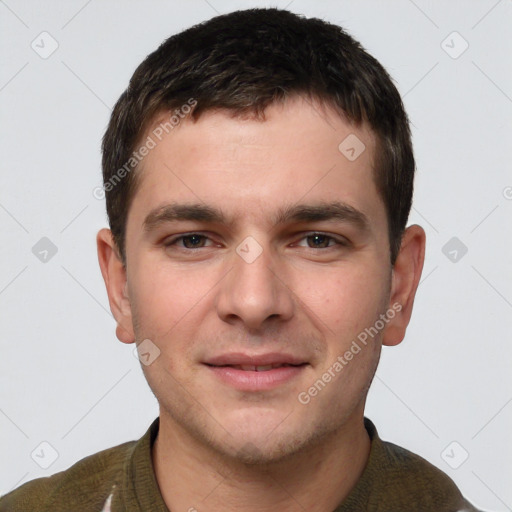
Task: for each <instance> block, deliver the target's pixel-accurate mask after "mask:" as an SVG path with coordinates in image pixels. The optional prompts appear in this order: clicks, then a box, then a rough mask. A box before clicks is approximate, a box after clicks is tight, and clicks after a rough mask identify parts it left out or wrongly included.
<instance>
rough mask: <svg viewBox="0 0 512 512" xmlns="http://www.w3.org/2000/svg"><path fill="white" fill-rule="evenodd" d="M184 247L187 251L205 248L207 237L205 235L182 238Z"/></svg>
mask: <svg viewBox="0 0 512 512" xmlns="http://www.w3.org/2000/svg"><path fill="white" fill-rule="evenodd" d="M181 240H182V242H183V246H184V247H186V248H187V249H196V248H198V247H204V244H205V242H206V237H205V236H204V235H196V234H193V235H185V236H182V237H181Z"/></svg>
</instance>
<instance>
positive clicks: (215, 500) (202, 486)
mask: <svg viewBox="0 0 512 512" xmlns="http://www.w3.org/2000/svg"><path fill="white" fill-rule="evenodd" d="M369 452H370V439H369V437H368V433H367V432H366V429H365V428H364V423H363V415H362V411H361V413H360V414H359V415H358V416H357V417H356V418H353V419H351V420H350V421H349V422H347V423H346V424H345V425H344V426H343V427H342V428H341V429H339V430H338V431H336V432H335V433H332V434H329V435H328V436H325V438H324V439H322V440H321V441H319V443H317V444H316V445H315V446H314V447H311V448H310V449H307V450H304V451H301V452H300V453H297V454H295V455H293V456H290V457H288V458H287V459H286V460H282V461H279V462H275V463H272V464H267V465H265V467H262V466H260V465H247V464H244V463H241V462H240V461H237V460H233V459H228V458H226V457H223V456H222V455H221V454H219V452H218V451H215V450H213V449H212V448H211V447H209V446H205V445H203V444H202V443H199V442H198V441H197V440H196V439H194V438H192V437H191V436H190V435H189V434H188V433H187V432H185V431H184V430H183V429H182V428H181V427H180V426H179V425H177V424H176V423H175V422H174V421H173V420H172V419H170V418H169V417H167V416H165V415H162V414H160V428H159V432H158V436H157V439H156V440H155V443H154V445H153V453H152V457H153V466H154V468H155V475H156V479H157V482H158V485H159V487H160V491H161V493H162V497H163V499H164V502H165V504H166V506H167V508H168V509H169V510H172V511H175V510H177V511H180V510H181V511H190V512H194V511H197V512H214V511H216V512H218V511H219V510H222V512H234V511H237V512H239V511H240V510H244V512H270V511H274V510H279V511H280V512H296V511H303V510H308V511H314V512H332V511H333V510H335V508H336V507H338V506H339V505H340V503H341V502H342V501H343V500H344V499H345V498H346V496H347V495H348V494H349V492H350V491H351V489H352V488H353V487H354V486H355V484H356V482H357V481H358V479H359V477H360V476H361V474H362V472H363V470H364V467H365V465H366V462H367V460H368V455H369Z"/></svg>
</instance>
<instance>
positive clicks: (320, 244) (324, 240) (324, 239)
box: [297, 233, 347, 249]
mask: <svg viewBox="0 0 512 512" xmlns="http://www.w3.org/2000/svg"><path fill="white" fill-rule="evenodd" d="M303 241H306V244H307V247H308V248H311V249H327V248H329V247H332V246H334V245H341V246H343V245H347V242H346V241H344V240H342V239H338V238H335V237H333V236H331V235H326V234H325V233H310V234H308V235H306V236H304V237H303V238H302V239H301V242H299V243H298V244H297V245H298V246H300V247H305V245H304V243H303Z"/></svg>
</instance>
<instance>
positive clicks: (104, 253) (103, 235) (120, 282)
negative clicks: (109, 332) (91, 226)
mask: <svg viewBox="0 0 512 512" xmlns="http://www.w3.org/2000/svg"><path fill="white" fill-rule="evenodd" d="M96 244H97V246H98V261H99V264H100V268H101V275H102V276H103V280H104V281H105V286H106V288H107V294H108V301H109V303H110V311H112V314H113V315H114V318H115V320H116V322H117V327H116V335H117V338H118V339H119V341H122V342H123V343H133V342H134V341H135V334H134V331H133V323H132V310H131V305H130V298H129V296H128V286H127V285H128V282H127V279H126V267H125V265H124V264H123V262H122V260H121V257H120V256H119V252H118V249H117V245H116V243H115V242H114V238H113V236H112V232H111V231H110V229H107V228H104V229H101V230H100V231H99V232H98V234H97V236H96Z"/></svg>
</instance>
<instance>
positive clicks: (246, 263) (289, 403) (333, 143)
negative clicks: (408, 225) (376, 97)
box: [116, 98, 398, 461]
mask: <svg viewBox="0 0 512 512" xmlns="http://www.w3.org/2000/svg"><path fill="white" fill-rule="evenodd" d="M265 116H266V119H265V121H261V120H255V119H238V118H232V117H231V115H230V114H226V113H223V112H209V113H205V114H203V115H202V116H201V117H200V118H199V120H198V121H197V122H191V121H190V120H184V121H183V122H182V123H181V124H180V126H179V127H178V128H176V129H175V130H173V131H171V132H170V133H169V135H168V136H167V137H166V138H163V139H162V141H160V142H158V144H157V145H156V147H155V148H154V149H152V150H151V151H150V153H149V154H148V156H147V157H146V158H145V160H144V161H143V166H142V168H141V169H140V172H141V175H140V180H139V186H138V189H137V192H136V194H135V196H134V199H133V203H132V205H131V206H130V211H129V215H128V221H127V229H126V255H127V267H126V279H127V288H126V292H127V297H128V298H129V299H127V300H128V301H129V307H128V308H127V312H125V313H124V316H123V315H121V314H120V313H118V314H117V315H116V317H117V320H118V322H119V324H120V325H122V328H123V332H124V333H125V335H124V337H123V341H133V340H137V343H139V342H142V340H150V341H149V342H148V341H146V342H145V343H146V344H148V343H149V345H147V347H150V350H149V352H150V353H151V354H153V355H156V354H158V357H156V358H155V359H154V361H153V362H151V364H149V365H142V367H143V370H144V373H145V376H146V378H147V380H148V383H149V385H150V387H151V389H152V390H153V392H154V394H155V396H156V397H157V399H158V401H159V404H160V409H161V421H164V419H165V421H167V422H168V424H173V425H175V426H176V428H178V429H181V430H182V431H183V432H186V433H187V435H190V436H191V438H193V439H195V440H196V441H198V442H200V443H203V444H204V445H208V446H209V447H210V448H212V449H214V450H216V451H218V452H219V453H222V454H224V455H227V456H234V457H239V458H242V457H253V459H257V460H259V461H276V460H280V459H282V458H284V457H286V456H289V455H290V454H293V453H297V452H299V451H301V450H305V449H306V448H308V447H310V446H313V445H315V443H318V442H320V441H321V440H322V439H325V438H326V436H328V435H329V434H333V433H336V432H338V431H339V430H340V429H343V428H346V427H347V426H349V425H350V424H351V422H354V421H360V418H361V416H362V411H363V406H364V400H365V396H366V392H367V389H368V386H369V384H370V382H371V379H372V377H373V374H374V372H375V369H376V366H377V362H378V358H379V354H380V347H381V338H382V336H383V335H384V334H385V332H386V330H388V329H390V328H391V327H390V326H392V325H393V322H394V321H396V320H393V316H395V315H393V316H392V315H391V314H390V312H389V311H390V308H391V309H392V306H393V304H392V294H391V289H392V269H391V266H390V259H389V242H388V226H387V220H386V214H385V207H384V204H383V202H382V200H381V198H380V196H379V194H378V192H377V189H376V186H375V183H374V180H373V175H372V166H373V155H374V148H375V139H374V136H373V135H372V133H371V131H370V130H368V129H366V128H365V127H364V126H363V127H359V128H357V127H354V126H351V125H349V124H348V123H346V122H345V121H344V120H342V119H341V118H340V117H339V116H338V115H336V114H335V113H334V112H332V111H330V110H328V109H326V108H322V107H321V106H319V105H316V106H313V105H311V104H310V103H308V102H306V101H304V100H303V99H301V98H296V99H294V100H288V101H287V102H286V103H284V104H282V105H273V106H271V107H269V108H268V109H267V110H266V112H265ZM351 134H352V137H353V136H354V135H355V136H356V137H357V138H358V139H359V140H360V141H362V142H363V143H364V145H365V149H364V151H363V152H362V153H361V154H360V155H359V156H358V158H356V159H355V160H354V159H353V158H351V159H349V158H347V157H346V156H345V155H346V154H347V153H346V152H345V154H343V153H342V152H341V151H340V150H339V149H338V146H339V145H340V143H341V142H342V141H343V140H344V139H345V138H346V137H347V136H349V135H351ZM349 140H350V139H349ZM348 151H349V153H348V154H349V156H353V155H352V152H350V149H349V150H348ZM395 306H396V305H395ZM395 310H396V307H395ZM397 315H398V313H397ZM384 317H386V321H384ZM379 319H381V320H380V322H379ZM372 328H373V330H372ZM365 329H366V331H365ZM375 331H378V332H377V333H376V334H375ZM118 332H119V331H118ZM365 332H366V342H365V343H363V342H362V339H363V338H365V336H364V334H362V333H365ZM368 332H371V333H372V334H373V336H369V335H368ZM131 336H132V337H133V339H129V338H130V337H131ZM354 342H355V343H356V345H354ZM356 346H357V347H359V350H358V349H357V348H356ZM349 353H351V354H352V356H351V357H350V355H349ZM151 358H152V357H151ZM336 363H338V364H336ZM340 367H341V369H340ZM258 370H260V371H258ZM248 446H251V447H252V448H251V449H252V454H250V455H248V454H247V447H248Z"/></svg>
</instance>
